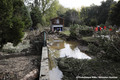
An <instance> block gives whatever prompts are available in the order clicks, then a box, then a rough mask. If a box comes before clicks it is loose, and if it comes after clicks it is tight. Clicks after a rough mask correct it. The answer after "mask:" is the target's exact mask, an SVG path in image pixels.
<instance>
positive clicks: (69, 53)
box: [60, 43, 91, 59]
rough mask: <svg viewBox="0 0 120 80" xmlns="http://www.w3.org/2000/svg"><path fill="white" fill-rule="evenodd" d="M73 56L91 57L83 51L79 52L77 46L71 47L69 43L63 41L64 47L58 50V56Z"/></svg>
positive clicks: (78, 57) (80, 57) (79, 57)
mask: <svg viewBox="0 0 120 80" xmlns="http://www.w3.org/2000/svg"><path fill="white" fill-rule="evenodd" d="M65 56H67V57H73V58H77V59H91V58H90V57H89V56H87V55H86V54H85V53H83V52H81V51H80V50H79V48H78V47H75V48H74V49H72V48H71V47H70V45H69V44H66V43H65V48H64V49H61V50H60V57H65Z"/></svg>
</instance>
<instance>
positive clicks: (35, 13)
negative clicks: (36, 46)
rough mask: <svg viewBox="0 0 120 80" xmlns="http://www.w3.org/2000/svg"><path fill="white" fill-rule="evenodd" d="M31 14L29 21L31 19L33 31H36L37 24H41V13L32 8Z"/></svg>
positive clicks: (36, 8) (37, 9)
mask: <svg viewBox="0 0 120 80" xmlns="http://www.w3.org/2000/svg"><path fill="white" fill-rule="evenodd" d="M30 14H31V19H32V22H33V25H32V27H33V28H34V29H36V28H37V27H36V26H37V24H38V23H41V12H40V11H39V8H38V7H33V8H32V11H31V12H30Z"/></svg>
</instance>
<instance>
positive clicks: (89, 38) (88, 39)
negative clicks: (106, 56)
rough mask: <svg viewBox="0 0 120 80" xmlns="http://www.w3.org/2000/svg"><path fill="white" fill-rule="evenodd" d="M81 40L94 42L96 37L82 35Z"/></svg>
mask: <svg viewBox="0 0 120 80" xmlns="http://www.w3.org/2000/svg"><path fill="white" fill-rule="evenodd" d="M82 40H84V41H86V42H96V40H97V39H96V38H94V37H82Z"/></svg>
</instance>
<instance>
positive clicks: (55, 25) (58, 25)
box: [50, 17, 64, 31]
mask: <svg viewBox="0 0 120 80" xmlns="http://www.w3.org/2000/svg"><path fill="white" fill-rule="evenodd" d="M50 21H51V27H50V29H51V30H52V31H62V30H63V26H64V19H63V18H61V17H56V18H53V19H51V20H50Z"/></svg>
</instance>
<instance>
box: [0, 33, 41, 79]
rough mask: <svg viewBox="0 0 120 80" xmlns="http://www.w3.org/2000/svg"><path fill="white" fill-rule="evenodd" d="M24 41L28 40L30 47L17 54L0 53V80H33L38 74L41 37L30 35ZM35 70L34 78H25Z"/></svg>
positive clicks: (39, 35)
mask: <svg viewBox="0 0 120 80" xmlns="http://www.w3.org/2000/svg"><path fill="white" fill-rule="evenodd" d="M31 33H32V32H30V34H29V33H28V34H29V35H27V36H26V38H25V39H27V40H30V47H29V48H27V49H24V50H22V51H21V52H18V53H10V52H9V53H8V52H5V51H4V52H1V51H0V80H35V78H36V77H37V76H38V73H39V66H40V59H41V57H40V55H41V51H42V45H43V44H42V35H41V34H37V35H35V34H31ZM33 70H36V71H37V74H35V75H32V76H34V78H25V76H26V75H27V74H29V73H30V72H31V71H33ZM27 77H28V76H27Z"/></svg>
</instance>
